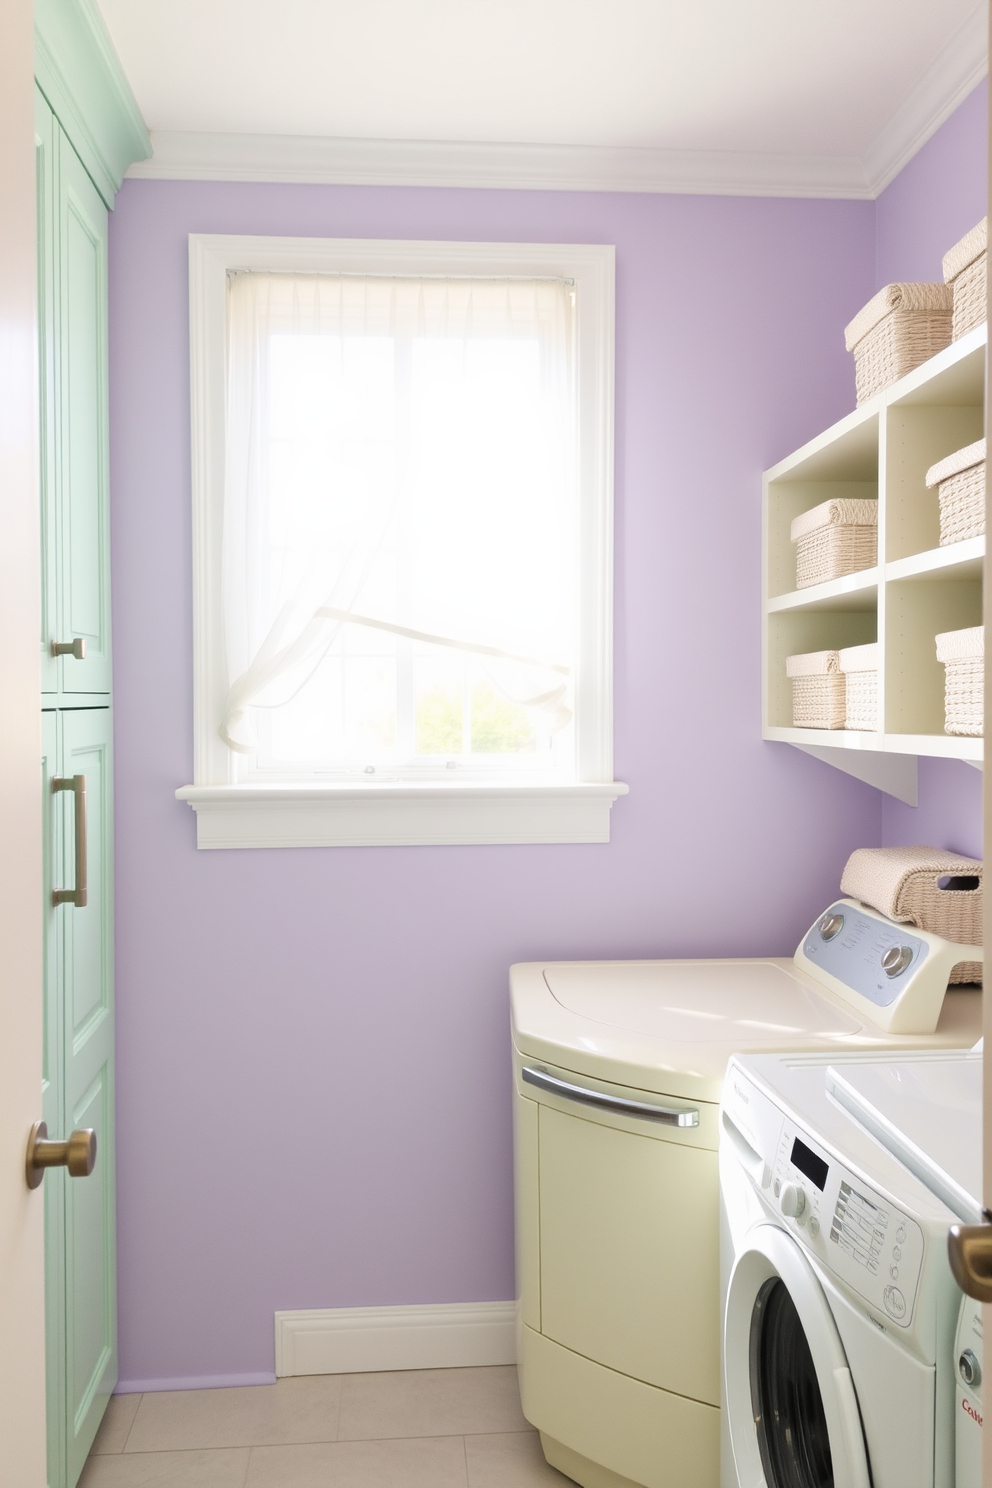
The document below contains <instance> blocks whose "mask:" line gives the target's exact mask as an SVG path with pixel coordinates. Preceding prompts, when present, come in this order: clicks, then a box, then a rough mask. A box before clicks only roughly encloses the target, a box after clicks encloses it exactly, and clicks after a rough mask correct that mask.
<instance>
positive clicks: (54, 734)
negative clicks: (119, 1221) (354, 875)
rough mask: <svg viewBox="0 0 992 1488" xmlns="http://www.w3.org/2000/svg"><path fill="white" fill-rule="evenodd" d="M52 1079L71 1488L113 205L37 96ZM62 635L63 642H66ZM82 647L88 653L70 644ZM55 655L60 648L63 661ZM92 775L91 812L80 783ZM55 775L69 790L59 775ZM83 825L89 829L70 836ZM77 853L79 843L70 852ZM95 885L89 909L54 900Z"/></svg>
mask: <svg viewBox="0 0 992 1488" xmlns="http://www.w3.org/2000/svg"><path fill="white" fill-rule="evenodd" d="M35 143H36V159H37V180H38V309H39V317H38V318H39V348H38V351H39V359H38V361H39V381H40V387H39V392H40V399H39V406H40V412H41V419H40V431H39V436H40V437H39V456H40V460H39V468H40V473H41V483H40V518H41V550H42V611H41V656H42V699H41V701H42V708H43V712H42V721H43V728H42V739H43V788H44V830H45V854H44V863H45V874H44V883H43V886H42V892H43V895H44V906H45V909H44V914H45V918H44V927H45V928H44V935H45V979H44V1003H45V1008H44V1086H43V1092H42V1119H43V1120H44V1121H45V1122H46V1123H47V1125H48V1130H49V1133H50V1135H52V1136H54V1137H64V1136H67V1135H68V1133H69V1132H71V1131H72V1130H73V1129H75V1128H77V1127H92V1128H93V1129H94V1130H95V1132H96V1136H97V1161H96V1168H95V1170H94V1172H93V1173H92V1174H91V1175H90V1176H89V1177H88V1178H70V1177H68V1176H67V1173H66V1170H65V1169H64V1168H55V1169H52V1170H50V1171H49V1172H48V1173H47V1175H46V1177H45V1185H44V1186H45V1199H44V1202H45V1303H46V1369H47V1404H48V1482H49V1485H50V1488H75V1484H76V1481H77V1480H78V1478H79V1475H80V1473H81V1472H82V1469H83V1464H84V1463H85V1461H86V1455H87V1453H88V1451H89V1449H90V1447H91V1446H92V1443H93V1438H94V1436H95V1435H96V1431H97V1427H98V1426H99V1424H100V1421H101V1418H102V1416H103V1413H104V1410H105V1409H106V1405H107V1401H108V1399H109V1398H110V1394H111V1391H112V1390H113V1388H114V1385H115V1384H116V1382H117V1283H116V1223H115V1212H114V1008H113V877H112V869H113V864H112V840H113V839H112V799H113V779H112V773H111V711H110V706H109V705H110V682H111V676H110V562H109V554H110V533H109V504H108V479H107V477H108V471H107V208H106V206H105V204H104V202H103V200H102V199H101V197H100V195H99V194H98V192H97V191H96V189H95V187H94V186H93V183H92V181H91V180H90V177H89V175H88V174H87V172H86V170H85V169H84V168H83V165H82V162H81V161H80V159H79V157H78V155H77V154H76V152H75V150H74V149H73V147H72V145H71V144H70V142H69V140H68V138H67V136H66V134H65V132H64V130H63V129H62V127H61V125H60V123H59V120H58V119H57V118H56V117H55V115H54V113H53V112H52V110H51V108H50V107H49V106H48V103H47V101H46V99H45V98H44V96H43V95H42V93H41V92H40V91H39V92H38V94H37V97H36V113H35ZM60 643H61V645H60ZM73 643H77V650H78V651H79V652H81V653H83V654H81V655H79V656H74V655H73V654H72V652H71V650H69V649H68V648H69V647H70V646H71V645H72V644H73ZM58 651H61V653H62V654H57V653H58ZM73 779H74V780H75V784H76V785H77V786H78V785H79V784H80V783H81V782H83V783H84V784H85V791H84V793H82V794H81V797H80V799H81V801H82V800H83V799H85V814H83V813H82V811H81V812H80V814H79V815H78V816H77V812H76V807H75V801H76V792H75V791H74V790H71V789H65V788H64V785H65V783H66V782H69V781H72V780H73ZM60 782H61V783H62V785H61V786H60ZM84 819H85V825H86V832H85V837H84V836H83V835H82V834H80V839H79V843H78V844H77V840H76V831H77V825H81V824H82V822H83V820H84ZM77 847H78V851H77ZM79 874H83V875H84V877H85V879H86V882H87V894H86V903H85V905H82V904H78V905H77V904H74V903H60V904H56V903H55V902H54V900H53V892H54V891H55V890H57V889H64V888H72V887H74V886H75V885H76V883H77V879H78V875H79Z"/></svg>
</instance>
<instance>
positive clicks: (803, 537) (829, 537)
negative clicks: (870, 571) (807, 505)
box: [791, 499, 878, 589]
mask: <svg viewBox="0 0 992 1488" xmlns="http://www.w3.org/2000/svg"><path fill="white" fill-rule="evenodd" d="M791 536H792V541H793V542H794V543H795V545H796V588H797V589H808V588H809V587H810V585H811V584H825V583H826V582H827V580H828V579H839V578H842V577H843V576H844V574H849V573H859V572H860V571H861V570H862V569H865V568H874V567H875V564H876V563H877V562H878V502H877V501H864V500H860V499H858V500H844V499H841V500H836V501H822V502H821V503H820V505H819V506H814V507H813V508H812V509H811V510H810V511H805V512H803V513H802V514H801V515H800V516H798V517H796V519H795V521H794V522H793V523H792V528H791Z"/></svg>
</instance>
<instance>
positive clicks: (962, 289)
mask: <svg viewBox="0 0 992 1488" xmlns="http://www.w3.org/2000/svg"><path fill="white" fill-rule="evenodd" d="M987 248H988V218H987V217H983V218H982V220H981V222H980V223H979V224H978V226H977V227H973V228H972V229H971V232H970V233H966V234H965V236H964V237H963V238H962V239H961V241H960V243H955V245H954V247H953V248H952V249H951V250H950V252H948V253H945V254H944V283H945V284H949V285H951V287H952V288H953V290H954V314H953V319H952V325H951V334H952V336H953V339H954V340H955V341H957V339H958V337H959V336H963V335H965V334H966V332H968V331H970V330H971V329H972V328H973V327H974V326H976V325H981V324H982V321H983V320H984V319H985V315H986V309H985V306H986V298H985V297H986V261H987Z"/></svg>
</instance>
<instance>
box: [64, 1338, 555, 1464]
mask: <svg viewBox="0 0 992 1488" xmlns="http://www.w3.org/2000/svg"><path fill="white" fill-rule="evenodd" d="M556 1485H557V1488H572V1485H571V1481H570V1479H568V1478H565V1477H562V1475H561V1473H558V1472H555V1470H554V1468H551V1467H549V1466H548V1465H547V1463H546V1462H545V1460H544V1458H543V1456H542V1454H541V1446H540V1442H539V1441H538V1438H537V1433H536V1432H535V1431H533V1430H532V1429H531V1427H530V1426H529V1425H528V1423H527V1422H526V1421H525V1420H524V1418H523V1416H522V1415H521V1413H520V1397H519V1395H518V1393H517V1371H516V1370H515V1369H514V1368H512V1367H509V1368H496V1369H415V1370H406V1371H404V1372H403V1373H397V1374H317V1375H307V1376H304V1377H301V1378H298V1379H282V1380H279V1381H278V1382H277V1383H276V1384H274V1385H255V1386H252V1387H246V1388H242V1389H233V1390H169V1391H161V1392H159V1393H157V1394H151V1395H115V1396H114V1398H113V1400H111V1402H110V1407H109V1409H108V1411H107V1414H106V1416H105V1417H104V1421H103V1425H102V1426H101V1427H100V1431H99V1434H98V1436H97V1439H96V1441H95V1442H94V1443H93V1450H92V1452H91V1453H90V1457H89V1461H88V1462H87V1464H86V1467H85V1468H84V1469H83V1475H82V1477H81V1478H80V1480H79V1488H556Z"/></svg>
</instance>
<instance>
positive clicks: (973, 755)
mask: <svg viewBox="0 0 992 1488" xmlns="http://www.w3.org/2000/svg"><path fill="white" fill-rule="evenodd" d="M881 737H882V739H883V744H882V748H883V749H885V750H887V751H888V752H889V753H891V754H917V755H919V754H922V755H927V756H929V757H931V758H934V759H960V760H972V761H975V760H979V761H980V760H982V759H984V757H985V741H984V739H966V738H962V737H961V736H959V735H956V734H883V735H882V736H881Z"/></svg>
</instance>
